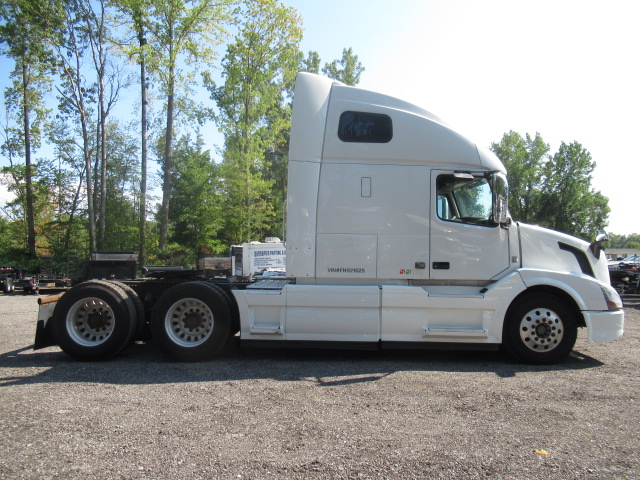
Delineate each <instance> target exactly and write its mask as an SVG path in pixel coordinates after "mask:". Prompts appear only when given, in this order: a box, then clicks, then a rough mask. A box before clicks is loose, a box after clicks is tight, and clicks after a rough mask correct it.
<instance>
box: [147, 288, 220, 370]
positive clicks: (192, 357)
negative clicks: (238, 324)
mask: <svg viewBox="0 0 640 480" xmlns="http://www.w3.org/2000/svg"><path fill="white" fill-rule="evenodd" d="M230 324H231V312H230V311H229V304H228V301H227V299H226V298H225V296H224V292H223V291H221V290H220V289H219V288H218V287H216V286H215V285H212V284H209V283H207V282H187V283H182V284H179V285H176V286H174V287H171V288H170V289H169V290H167V291H166V292H165V293H164V294H163V295H162V297H161V298H160V299H159V300H158V302H157V303H156V305H155V306H154V307H153V311H152V312H151V331H152V334H153V340H154V341H156V342H158V345H159V346H160V349H161V350H162V351H163V352H164V353H165V354H166V355H168V356H169V357H171V358H173V359H175V360H180V361H187V362H197V361H202V360H207V359H210V358H212V357H213V356H214V355H216V354H217V353H218V352H219V351H220V350H221V349H222V347H224V345H225V344H226V343H227V340H228V339H229V332H230Z"/></svg>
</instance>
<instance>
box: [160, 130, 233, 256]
mask: <svg viewBox="0 0 640 480" xmlns="http://www.w3.org/2000/svg"><path fill="white" fill-rule="evenodd" d="M218 169H219V167H218V166H217V165H216V164H215V163H214V162H213V161H212V160H211V156H210V155H209V152H208V151H202V139H201V138H200V137H198V138H197V140H196V142H195V144H194V143H192V141H191V139H190V138H189V137H182V138H181V139H180V140H179V141H178V142H177V144H176V148H175V155H174V169H173V172H172V176H173V181H172V183H173V196H172V202H171V210H170V212H169V219H170V221H171V224H172V225H174V226H175V228H174V229H173V233H172V235H171V237H170V240H171V241H172V242H175V243H177V244H180V245H181V246H183V247H185V249H186V250H187V251H188V252H190V255H189V257H188V261H189V263H190V264H192V265H194V264H195V263H196V262H197V258H198V254H200V253H212V252H218V253H225V252H226V249H227V248H228V246H227V245H223V244H222V243H221V242H220V241H219V240H218V234H219V231H220V230H221V228H222V226H223V219H222V215H221V210H222V206H221V204H222V200H221V195H220V185H219V172H218Z"/></svg>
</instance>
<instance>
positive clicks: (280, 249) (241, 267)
mask: <svg viewBox="0 0 640 480" xmlns="http://www.w3.org/2000/svg"><path fill="white" fill-rule="evenodd" d="M231 263H232V269H231V271H232V272H233V275H235V276H236V277H239V278H249V279H250V278H253V277H255V276H257V275H260V276H263V275H264V276H268V275H274V276H275V275H278V276H284V275H285V270H286V264H287V252H286V250H285V246H284V243H282V242H281V241H280V239H271V240H270V241H268V242H250V243H243V244H242V245H233V246H232V247H231Z"/></svg>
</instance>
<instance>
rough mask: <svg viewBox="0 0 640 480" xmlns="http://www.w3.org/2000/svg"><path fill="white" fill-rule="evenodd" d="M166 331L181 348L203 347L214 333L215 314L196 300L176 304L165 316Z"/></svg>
mask: <svg viewBox="0 0 640 480" xmlns="http://www.w3.org/2000/svg"><path fill="white" fill-rule="evenodd" d="M164 325H165V331H166V332H167V335H168V336H169V338H170V339H171V341H172V342H174V343H175V344H177V345H180V346H181V347H197V346H198V345H202V344H203V343H204V342H206V341H207V339H208V338H209V337H210V336H211V334H212V333H213V312H212V311H211V309H210V308H209V307H208V306H207V304H206V303H204V302H202V301H201V300H198V299H196V298H183V299H181V300H179V301H177V302H175V303H174V304H173V305H171V307H170V308H169V310H167V314H166V316H165V322H164Z"/></svg>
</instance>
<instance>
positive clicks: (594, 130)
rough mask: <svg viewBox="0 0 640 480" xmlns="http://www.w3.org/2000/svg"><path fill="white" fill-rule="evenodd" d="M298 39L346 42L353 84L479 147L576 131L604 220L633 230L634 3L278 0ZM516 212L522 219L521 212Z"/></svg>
mask: <svg viewBox="0 0 640 480" xmlns="http://www.w3.org/2000/svg"><path fill="white" fill-rule="evenodd" d="M285 4H287V5H289V6H292V7H294V8H296V9H297V10H298V11H299V13H300V14H301V15H302V18H303V20H304V27H305V34H304V41H303V45H302V48H303V50H304V51H305V52H306V51H308V50H316V51H318V52H319V53H320V57H321V59H322V61H323V62H325V61H330V60H333V59H335V58H340V57H341V55H342V49H343V48H344V47H352V48H353V51H354V53H355V54H356V55H358V58H359V60H360V61H361V62H362V64H363V66H364V67H365V72H364V73H363V74H362V78H361V82H360V84H359V85H358V86H359V87H362V88H366V89H370V90H375V91H380V92H383V93H387V94H390V95H392V96H396V97H399V98H402V99H404V100H407V101H410V102H411V103H415V104H417V105H419V106H421V107H423V108H425V109H426V110H429V111H431V112H432V113H434V114H435V115H437V116H438V117H440V118H442V119H443V120H445V121H446V122H447V123H448V124H450V125H452V126H453V127H455V128H456V129H457V130H459V131H460V132H461V133H463V134H465V135H466V136H468V137H469V138H470V139H472V140H474V141H475V142H476V143H477V144H478V145H479V146H482V147H490V145H491V143H492V142H499V141H500V139H501V138H502V136H503V135H504V134H505V133H506V132H508V131H510V130H514V131H516V132H518V133H520V134H521V135H522V136H524V135H525V134H526V133H530V134H531V135H535V133H536V132H539V133H540V135H541V136H542V138H543V139H544V141H545V142H546V143H548V144H549V145H550V147H551V152H552V153H555V152H556V151H557V150H558V147H559V146H560V143H561V142H565V143H571V142H573V141H577V142H579V143H581V144H582V146H583V147H584V148H586V149H587V150H588V151H589V152H590V153H591V155H592V158H593V160H594V161H595V162H596V164H597V167H596V170H595V171H594V173H593V180H592V186H593V188H594V189H595V190H599V191H600V192H601V193H602V194H603V195H605V196H607V197H608V198H609V206H610V208H611V214H610V216H609V226H608V227H607V231H609V232H610V233H616V234H625V235H627V234H630V233H640V212H639V210H640V209H639V208H638V207H639V206H640V201H639V200H638V197H637V196H636V195H634V193H635V191H634V190H635V189H634V184H635V188H638V187H640V182H639V180H638V179H640V175H638V176H636V174H640V153H639V152H640V149H638V148H637V145H636V143H635V142H636V141H637V139H638V138H640V115H639V114H638V112H640V27H639V25H638V22H639V21H640V2H639V1H632V0H628V1H616V0H612V1H607V2H602V1H597V2H596V1H590V0H579V1H573V0H551V1H547V0H536V1H528V0H527V1H525V0H482V1H480V0H475V1H474V0H434V1H428V0H422V1H417V0H393V1H392V2H391V1H388V0H384V1H383V0H368V1H367V2H363V1H351V0H341V1H338V0H323V1H313V0H285ZM516 220H517V219H516Z"/></svg>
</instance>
